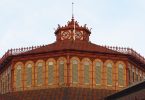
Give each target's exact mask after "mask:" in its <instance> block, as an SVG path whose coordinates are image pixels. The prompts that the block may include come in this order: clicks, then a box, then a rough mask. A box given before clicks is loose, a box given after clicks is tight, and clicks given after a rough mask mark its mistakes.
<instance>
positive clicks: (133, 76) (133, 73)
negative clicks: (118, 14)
mask: <svg viewBox="0 0 145 100" xmlns="http://www.w3.org/2000/svg"><path fill="white" fill-rule="evenodd" d="M134 81H135V71H134V69H132V82H134Z"/></svg>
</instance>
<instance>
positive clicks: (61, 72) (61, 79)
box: [59, 60, 65, 84]
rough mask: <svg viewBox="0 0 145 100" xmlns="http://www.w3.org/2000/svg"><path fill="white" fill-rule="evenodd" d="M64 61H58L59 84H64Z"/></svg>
mask: <svg viewBox="0 0 145 100" xmlns="http://www.w3.org/2000/svg"><path fill="white" fill-rule="evenodd" d="M64 66H65V65H64V61H63V60H60V61H59V82H60V84H63V83H64Z"/></svg>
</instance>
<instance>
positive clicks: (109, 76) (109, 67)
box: [107, 63, 113, 85]
mask: <svg viewBox="0 0 145 100" xmlns="http://www.w3.org/2000/svg"><path fill="white" fill-rule="evenodd" d="M112 78H113V75H112V64H111V63H108V64H107V85H112V83H113V81H112Z"/></svg>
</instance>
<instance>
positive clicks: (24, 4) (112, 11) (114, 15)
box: [0, 0, 145, 57]
mask: <svg viewBox="0 0 145 100" xmlns="http://www.w3.org/2000/svg"><path fill="white" fill-rule="evenodd" d="M72 2H74V3H75V4H74V9H75V11H74V14H75V19H76V20H77V21H78V22H79V24H80V25H84V24H87V26H88V27H89V28H92V33H91V36H90V41H91V42H93V43H96V44H99V45H110V46H121V47H131V48H133V49H134V50H135V51H137V52H138V53H140V54H141V55H142V56H145V0H0V57H1V56H2V55H3V54H4V53H5V52H6V51H7V50H8V49H11V48H20V47H27V46H35V45H43V44H50V43H52V42H54V41H55V35H54V28H57V24H60V25H65V24H66V23H67V21H69V20H71V15H72V14H71V13H72V10H71V3H72Z"/></svg>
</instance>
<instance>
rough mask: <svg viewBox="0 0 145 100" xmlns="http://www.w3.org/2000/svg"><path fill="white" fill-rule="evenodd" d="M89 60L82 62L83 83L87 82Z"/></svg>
mask: <svg viewBox="0 0 145 100" xmlns="http://www.w3.org/2000/svg"><path fill="white" fill-rule="evenodd" d="M89 65H90V64H89V62H84V83H89V81H90V80H89V79H90V78H89V74H90V73H89Z"/></svg>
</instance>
